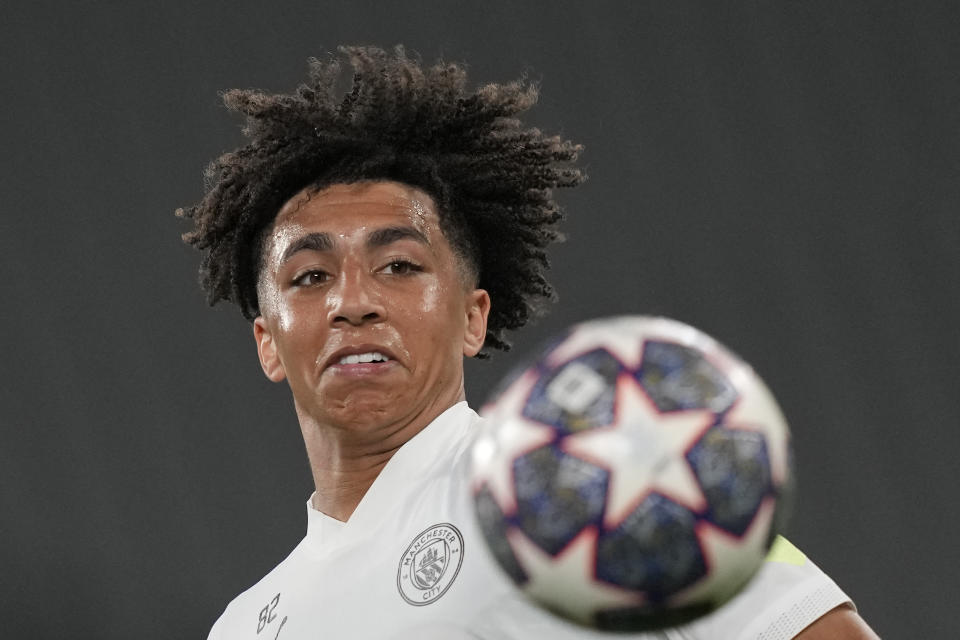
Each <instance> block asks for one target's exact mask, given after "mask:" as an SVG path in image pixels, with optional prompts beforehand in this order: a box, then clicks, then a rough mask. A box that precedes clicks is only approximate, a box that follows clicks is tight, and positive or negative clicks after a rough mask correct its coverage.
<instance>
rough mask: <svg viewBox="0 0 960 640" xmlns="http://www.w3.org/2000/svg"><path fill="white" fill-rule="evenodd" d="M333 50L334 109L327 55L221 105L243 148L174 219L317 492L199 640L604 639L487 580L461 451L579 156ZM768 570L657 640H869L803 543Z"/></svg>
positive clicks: (435, 86) (495, 89)
mask: <svg viewBox="0 0 960 640" xmlns="http://www.w3.org/2000/svg"><path fill="white" fill-rule="evenodd" d="M342 52H343V53H344V54H345V55H346V57H347V58H348V60H349V62H350V64H351V66H352V67H353V71H354V75H353V81H352V86H351V87H350V90H349V91H348V92H347V93H346V95H345V96H344V97H343V98H342V99H341V98H340V97H339V95H338V93H337V91H336V83H337V81H338V80H339V79H340V67H339V64H338V63H337V62H336V61H331V62H327V63H322V62H319V61H316V60H314V61H312V62H311V82H310V84H308V85H304V86H301V87H300V88H299V89H298V90H297V91H296V92H295V93H294V94H290V95H282V94H281V95H265V94H262V93H258V92H254V91H231V92H229V93H227V94H226V102H227V104H228V106H230V107H231V108H233V109H235V110H239V111H241V112H243V113H245V114H246V115H247V117H248V120H247V127H246V129H245V133H246V135H247V136H248V137H250V139H251V141H250V143H249V144H248V145H247V146H245V147H243V148H241V149H239V150H237V151H235V152H233V153H228V154H225V155H224V156H222V157H221V158H219V159H218V160H217V161H216V162H215V163H214V164H213V165H211V167H210V169H209V170H208V178H209V179H210V187H209V190H208V193H207V195H206V197H205V198H204V200H203V201H202V202H201V203H200V204H198V205H197V206H195V207H192V208H189V209H186V210H181V211H180V212H179V213H180V214H181V215H183V216H185V217H188V218H191V219H192V220H193V221H194V222H195V228H194V229H193V230H192V231H191V232H189V233H187V234H185V240H186V241H187V242H189V243H191V244H193V245H194V246H196V247H197V248H199V249H200V250H202V251H203V252H204V257H203V262H202V266H201V281H202V284H203V285H204V287H205V288H206V290H207V292H208V294H209V299H210V301H211V302H216V301H218V300H221V299H224V300H230V301H232V302H234V303H236V304H238V305H239V307H240V309H241V311H242V312H243V314H244V315H245V317H247V318H248V319H249V320H251V321H252V323H253V333H254V337H255V340H256V344H257V350H258V353H259V357H260V362H261V364H262V367H263V371H264V373H265V375H266V376H267V377H268V378H269V379H270V380H272V381H274V382H280V381H284V380H285V381H286V382H287V384H288V385H289V386H290V389H291V392H292V394H293V400H294V406H295V408H296V412H297V417H298V419H299V422H300V428H301V431H302V434H303V439H304V443H305V445H306V449H307V456H308V458H309V461H310V466H311V470H312V472H313V478H314V483H315V492H314V493H313V495H312V496H311V497H310V500H309V502H308V505H307V517H308V527H307V535H306V537H305V538H304V540H303V541H302V542H301V543H300V545H298V546H297V548H296V549H294V551H293V552H292V553H291V554H290V556H289V557H288V558H287V559H286V560H284V561H283V562H282V563H280V565H279V566H277V568H276V569H274V570H273V571H272V572H271V573H270V574H269V575H267V576H266V577H265V578H264V579H263V580H261V581H260V582H259V583H258V584H257V585H255V586H254V587H252V588H251V589H249V590H248V591H246V592H245V593H244V594H242V595H241V596H239V597H238V598H237V599H236V600H234V601H233V602H232V603H231V604H230V606H229V607H228V608H227V610H226V611H225V612H224V614H223V615H222V616H221V618H220V619H219V620H218V621H217V623H216V625H215V626H214V628H213V630H212V631H211V633H210V638H211V639H230V640H234V639H241V638H259V637H267V638H275V639H276V638H283V639H284V640H295V639H296V638H308V637H309V638H316V637H333V638H388V637H398V638H399V637H407V636H408V635H414V634H416V635H417V636H418V637H421V638H422V637H425V634H428V633H431V632H432V633H435V634H437V637H447V638H451V637H482V638H530V637H542V636H548V635H549V636H551V637H555V638H583V637H598V634H596V633H595V632H590V631H587V630H584V629H579V628H576V627H573V626H571V625H569V624H567V623H564V622H561V621H559V620H557V619H555V618H553V617H552V616H551V615H550V614H548V613H547V612H545V611H543V610H541V609H539V608H538V607H536V606H534V605H532V604H529V603H528V602H527V601H525V600H524V599H523V598H521V597H520V595H519V593H518V591H517V590H516V588H515V587H514V586H513V585H512V583H510V582H509V581H508V580H507V579H506V578H505V577H504V576H503V575H501V574H500V572H499V569H498V568H496V566H495V564H494V562H493V560H492V558H491V557H490V556H489V554H488V552H487V551H486V549H485V548H484V546H483V542H482V541H481V535H480V533H479V530H478V528H477V525H476V524H475V523H474V521H473V519H472V516H471V513H470V506H469V500H470V498H469V491H468V488H467V478H466V456H465V452H466V450H467V448H468V446H469V444H470V441H471V438H472V435H473V433H475V432H476V430H477V424H478V422H479V418H478V417H477V416H476V414H475V413H473V411H472V410H470V409H469V408H468V407H467V406H466V403H465V402H464V387H463V357H464V356H466V357H473V356H485V355H486V354H487V352H486V350H487V349H491V348H493V349H503V348H506V347H507V346H508V344H507V342H506V336H505V332H506V331H508V330H512V329H516V328H519V327H521V326H522V325H523V324H524V323H525V322H526V320H527V318H528V316H529V314H530V313H531V311H532V310H533V309H535V308H536V306H537V305H538V304H539V303H540V302H541V301H543V300H545V299H548V298H550V297H551V295H552V289H551V287H550V285H549V284H548V283H547V281H546V279H545V277H544V272H545V269H546V266H547V262H546V256H545V251H544V250H545V247H546V246H547V245H548V244H549V243H550V242H551V241H553V240H555V239H556V238H557V235H558V234H557V231H556V230H555V225H556V224H557V222H558V221H559V219H560V213H559V209H558V207H557V205H556V204H555V202H554V201H553V196H552V190H553V189H554V188H557V187H570V186H575V185H577V184H579V183H580V182H581V181H582V180H583V176H582V174H581V173H580V171H579V170H577V169H576V168H574V167H573V166H572V163H573V161H574V160H575V159H576V156H577V152H578V151H579V147H577V146H576V145H573V144H571V143H570V142H568V141H563V140H561V139H559V138H556V137H546V136H544V135H543V134H542V133H541V132H540V131H538V130H536V129H532V128H524V127H523V126H522V124H521V123H520V121H519V120H517V119H516V117H515V116H516V115H517V114H519V113H521V112H523V111H525V110H526V109H527V108H529V107H530V106H532V104H533V103H534V102H535V101H536V90H535V89H534V88H533V87H532V86H530V85H529V84H526V83H523V82H516V83H512V84H508V85H487V86H484V87H481V88H480V89H479V90H477V91H476V92H473V93H470V92H468V91H467V90H466V88H465V87H466V77H465V73H464V71H463V69H462V68H461V67H459V66H457V65H452V64H438V65H437V66H434V67H432V68H428V69H422V68H421V67H420V65H419V64H418V63H417V62H415V61H412V60H410V59H408V58H407V57H406V56H405V55H404V53H403V50H402V49H397V51H396V52H395V53H394V55H388V54H386V53H384V52H383V51H380V50H378V49H374V48H348V49H342ZM780 560H785V561H778V560H777V558H774V559H773V560H772V561H771V562H768V563H766V566H765V567H764V569H763V570H762V571H761V572H760V574H759V575H758V577H757V578H756V579H755V580H754V581H752V582H751V583H750V585H749V586H748V587H747V589H746V590H745V591H744V593H742V594H740V595H739V596H737V597H736V598H735V599H734V600H733V601H732V602H731V603H729V604H728V605H726V606H725V607H723V608H721V609H720V610H718V611H717V612H714V613H713V614H711V615H709V616H707V617H705V618H703V619H700V620H698V621H695V622H694V623H692V624H690V625H688V626H687V627H685V628H683V629H677V630H670V631H668V632H666V637H674V638H710V639H715V638H728V637H729V638H735V637H751V638H752V637H764V638H787V637H793V636H795V635H796V634H798V633H799V635H796V637H799V638H808V639H809V638H844V637H846V638H867V637H874V636H873V635H872V633H871V632H870V631H869V629H867V627H866V626H865V625H864V624H863V622H862V621H861V620H860V619H859V617H858V616H857V614H856V613H855V611H854V610H853V609H852V605H851V604H850V602H849V599H848V598H847V597H846V596H845V595H844V594H843V593H842V591H840V590H839V589H838V588H837V587H836V585H834V584H833V582H832V581H831V580H830V579H829V578H827V577H826V576H825V575H823V574H822V573H821V572H820V571H819V569H817V568H816V567H815V566H813V565H812V564H811V563H810V562H809V561H807V560H806V559H805V558H804V557H803V556H802V554H800V553H799V552H798V551H796V550H794V549H792V548H788V549H787V551H786V552H784V554H782V557H780ZM600 637H602V636H600ZM634 637H637V638H642V637H653V636H645V635H643V634H636V636H634ZM659 637H664V636H663V635H660V636H659Z"/></svg>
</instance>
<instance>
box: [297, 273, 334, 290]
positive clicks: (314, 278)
mask: <svg viewBox="0 0 960 640" xmlns="http://www.w3.org/2000/svg"><path fill="white" fill-rule="evenodd" d="M329 279H330V274H329V273H327V272H326V271H320V270H319V269H311V270H310V271H304V272H303V273H301V274H300V275H298V276H297V277H296V278H294V279H293V286H295V287H309V286H311V285H315V284H323V283H324V282H326V281H327V280H329Z"/></svg>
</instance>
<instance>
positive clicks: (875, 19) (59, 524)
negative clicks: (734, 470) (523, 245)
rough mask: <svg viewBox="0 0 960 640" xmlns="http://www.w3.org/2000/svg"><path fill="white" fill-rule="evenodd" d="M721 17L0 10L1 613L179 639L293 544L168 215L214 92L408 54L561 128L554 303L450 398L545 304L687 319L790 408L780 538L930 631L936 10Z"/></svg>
mask: <svg viewBox="0 0 960 640" xmlns="http://www.w3.org/2000/svg"><path fill="white" fill-rule="evenodd" d="M719 4H720V6H717V3H702V4H695V3H689V2H637V3H634V2H620V3H574V2H562V3H557V2H553V3H546V2H544V3H523V4H521V3H503V2H489V1H487V2H482V3H476V4H472V3H471V4H468V3H463V2H421V3H413V4H407V5H406V6H403V7H402V8H401V7H400V5H399V3H377V2H349V3H348V2H294V3H276V4H275V5H274V4H273V3H270V4H268V3H262V4H260V3H255V2H237V1H232V2H223V1H221V2H203V3H193V2H189V3H188V2H172V3H164V4H159V3H121V2H115V3H94V2H74V3H62V6H61V5H57V4H52V3H26V2H19V3H15V5H16V6H13V7H10V6H8V5H5V8H4V11H3V16H2V20H0V24H2V26H0V56H2V69H3V71H2V72H0V73H2V75H0V82H2V101H3V103H2V105H3V106H2V109H3V125H2V129H0V149H2V153H3V170H2V172H0V193H2V199H0V206H2V218H0V261H2V262H0V266H2V269H3V271H2V273H3V278H2V284H0V287H2V293H0V300H2V302H3V305H2V335H3V348H2V353H3V356H4V361H5V365H4V367H3V374H2V375H3V379H2V386H0V406H2V413H0V416H2V417H0V420H2V444H0V514H2V516H0V517H2V519H0V532H2V550H0V560H2V571H0V613H2V615H0V635H2V636H3V637H30V638H61V637H63V638H66V637H69V638H202V637H205V634H206V632H207V630H208V628H209V626H210V624H211V623H212V622H213V620H214V619H215V618H216V616H217V615H219V613H220V612H221V610H222V609H223V607H224V606H225V605H226V603H227V602H228V601H229V599H230V598H232V597H233V596H234V595H236V594H237V593H238V592H240V591H241V590H243V589H244V588H246V587H247V586H249V585H250V584H252V583H253V582H254V581H256V580H257V579H258V578H260V577H261V576H262V575H263V574H264V573H265V572H266V571H267V570H268V569H270V568H271V567H272V566H273V565H274V564H275V563H276V562H277V561H278V560H280V559H281V558H282V557H283V556H284V555H285V554H286V553H287V551H288V550H289V549H290V548H292V546H293V545H294V544H295V543H296V542H297V541H298V540H299V539H300V537H301V536H302V534H303V530H304V526H305V523H304V506H303V505H304V501H305V499H306V498H307V496H308V495H309V493H310V491H311V481H310V475H309V472H308V468H307V463H306V457H305V455H304V453H303V450H302V443H301V440H300V435H299V430H298V428H297V424H296V421H295V418H294V415H293V412H292V409H291V403H290V401H289V397H288V393H287V391H286V389H285V388H284V387H281V386H275V385H271V384H270V383H268V382H267V381H266V380H265V379H264V378H263V376H262V374H261V372H260V369H259V366H258V364H257V360H256V356H255V351H254V344H253V341H252V339H251V337H250V329H249V326H248V325H247V324H246V323H245V322H244V321H243V320H242V319H241V318H240V316H239V314H238V313H236V311H235V310H234V309H232V308H227V307H222V308H215V309H214V310H212V311H211V310H209V309H207V308H206V307H205V306H204V301H203V295H202V294H201V292H200V290H199V288H198V287H197V286H196V284H195V269H196V266H197V263H198V257H197V256H196V255H194V253H193V252H192V251H191V250H189V249H188V248H186V247H183V246H181V244H180V241H179V237H178V236H179V233H180V232H182V231H184V230H185V228H186V226H185V225H184V224H183V223H182V221H178V220H176V219H175V218H174V217H173V210H174V209H175V208H176V207H177V206H181V205H185V204H189V203H191V202H193V201H195V200H197V199H198V198H199V197H201V195H202V178H201V170H202V168H203V166H204V165H205V164H206V162H207V161H209V160H210V159H212V158H213V157H215V156H216V155H219V154H220V153H221V152H223V151H225V150H227V149H229V148H232V147H234V146H236V145H237V144H238V143H239V142H240V136H239V131H238V125H239V122H238V121H237V120H236V119H235V118H231V117H229V116H228V114H227V113H226V112H225V111H224V110H223V109H222V107H221V106H220V102H219V99H218V97H217V92H218V91H220V90H223V89H227V88H231V87H259V88H264V89H270V90H277V91H280V90H283V91H286V90H290V89H292V88H293V87H294V86H295V85H296V84H297V83H298V82H299V81H300V80H301V79H302V78H303V77H304V73H305V69H306V62H305V61H306V58H307V57H308V56H311V55H320V56H322V55H324V54H325V52H328V51H332V50H333V49H334V48H335V47H336V46H337V45H338V44H344V43H345V44H366V43H371V44H380V45H383V46H391V45H393V44H395V43H398V42H402V43H404V44H406V45H407V47H408V48H409V49H411V50H414V51H418V52H420V53H421V54H422V55H423V57H424V58H425V59H426V60H427V61H430V62H432V61H433V60H434V59H435V58H436V57H437V56H438V55H443V56H444V57H445V58H447V59H451V60H462V61H466V62H468V63H469V65H470V69H471V76H472V78H473V79H474V80H475V81H483V82H486V81H506V80H510V79H513V78H514V77H516V76H517V75H518V74H520V73H521V72H523V71H525V70H527V71H529V72H530V73H531V74H532V76H533V77H535V78H539V79H541V80H542V88H543V97H542V99H541V103H540V105H539V106H538V107H537V108H536V109H535V111H534V112H533V114H532V121H533V122H534V123H535V124H537V125H539V126H542V127H544V128H546V129H547V130H549V131H552V132H561V133H563V134H564V135H566V136H568V137H571V138H574V139H575V140H577V141H581V142H583V143H584V144H585V145H586V147H587V151H586V152H585V154H584V156H583V159H584V163H585V166H586V167H587V169H588V171H589V173H590V175H591V180H590V181H589V182H588V183H587V184H586V185H585V186H584V187H583V188H582V189H580V190H578V191H576V192H570V193H563V194H561V200H562V202H563V203H564V204H565V206H566V209H567V211H568V214H569V221H568V224H567V226H566V230H567V232H568V235H569V241H568V242H567V243H566V244H565V245H562V246H560V247H558V248H557V249H556V250H555V251H554V252H553V256H554V265H555V266H554V270H553V277H554V279H555V282H556V283H557V285H558V288H559V291H560V296H561V300H560V303H559V305H557V306H556V307H555V309H554V310H553V313H552V314H551V315H549V316H547V317H546V318H544V319H543V320H541V321H540V322H539V323H538V324H537V325H536V326H534V327H532V328H530V329H528V330H526V331H525V332H523V333H521V334H518V335H517V336H516V343H517V349H516V350H515V353H512V354H511V355H510V356H508V357H498V358H496V359H495V360H494V361H492V362H489V363H470V366H469V368H468V395H469V397H470V398H471V399H472V401H473V402H474V403H477V402H478V401H479V400H480V399H482V398H483V396H484V394H485V393H486V392H487V391H488V390H489V389H490V387H491V385H492V384H494V382H495V381H496V380H497V379H498V378H499V376H501V375H503V373H505V371H506V370H507V368H508V367H509V366H510V365H511V363H513V362H515V361H516V358H517V357H518V356H519V355H521V354H523V353H524V352H525V351H529V350H530V349H531V348H532V347H533V346H534V345H535V344H536V343H537V342H539V341H540V340H542V339H543V338H544V337H545V336H547V335H548V334H549V333H551V332H553V331H556V330H558V329H559V328H561V327H563V326H565V325H567V324H569V323H571V322H573V321H575V320H582V319H586V318H591V317H596V316H604V315H610V314H619V313H638V312H646V313H657V314H665V315H669V316H673V317H676V318H679V319H681V320H684V321H687V322H689V323H692V324H694V325H697V326H699V327H701V328H703V329H705V330H706V331H708V332H710V333H712V334H713V335H715V336H716V337H718V338H719V339H720V340H721V341H723V342H725V343H726V344H728V345H729V346H730V347H732V348H733V349H735V350H736V351H738V352H740V353H741V354H742V355H743V356H744V357H745V358H746V359H748V360H749V361H750V362H752V363H753V364H754V365H755V367H756V368H757V369H758V370H759V371H760V372H761V373H762V374H763V375H764V376H765V377H766V378H767V380H768V382H769V384H770V386H771V387H772V388H773V389H774V391H775V392H776V394H777V395H778V396H779V398H780V400H781V403H782V405H783V407H784V409H785V412H786V414H787V416H788V418H789V419H790V421H791V423H792V425H793V429H794V433H795V441H796V450H797V462H798V468H799V480H800V501H799V504H798V507H797V511H796V516H795V518H794V520H793V523H792V529H791V537H792V539H793V540H794V541H795V542H796V543H797V544H798V545H799V546H800V547H802V548H803V549H804V550H805V551H806V552H807V553H808V554H809V555H810V556H811V557H812V558H813V559H814V560H815V561H816V562H817V563H819V564H820V566H822V567H823V568H824V569H825V570H827V571H828V572H829V573H830V574H831V575H832V576H833V577H834V578H835V579H836V580H837V582H838V583H839V584H840V585H841V586H842V587H843V588H845V589H846V590H847V591H848V592H849V593H850V594H851V595H852V596H853V597H854V598H855V599H856V601H857V604H858V605H859V607H860V610H861V612H862V614H863V615H864V617H865V618H866V619H867V620H868V621H869V622H871V624H872V625H873V626H874V627H875V628H876V629H877V631H878V632H879V633H880V634H881V635H883V636H885V637H890V638H894V637H909V638H935V637H940V638H946V637H954V633H953V627H954V624H953V623H954V620H955V613H954V609H955V606H956V600H957V595H958V593H960V585H958V580H957V578H956V570H957V567H958V566H960V554H958V552H957V544H956V531H957V529H958V524H960V517H958V514H957V508H956V507H957V499H956V492H955V491H954V489H953V486H952V485H953V482H954V481H955V474H954V473H953V468H954V459H955V454H956V451H957V449H958V444H960V437H958V435H957V433H958V427H960V400H958V389H960V338H958V333H957V327H958V323H960V304H958V301H957V290H958V289H960V260H958V257H957V247H958V244H960V223H958V220H957V210H958V205H960V181H958V173H960V131H958V125H960V117H958V114H960V111H958V107H960V85H958V78H960V74H958V71H960V64H958V61H960V38H958V35H957V32H958V28H957V27H958V22H960V21H958V17H960V11H958V10H957V9H956V8H954V3H943V4H936V3H920V4H917V3H912V2H906V1H904V2H899V3H891V2H884V3H874V2H857V3H835V2H828V1H821V2H779V3H760V2H737V3H732V4H728V3H719ZM381 5H383V6H381ZM384 6H387V7H389V8H383V7H384Z"/></svg>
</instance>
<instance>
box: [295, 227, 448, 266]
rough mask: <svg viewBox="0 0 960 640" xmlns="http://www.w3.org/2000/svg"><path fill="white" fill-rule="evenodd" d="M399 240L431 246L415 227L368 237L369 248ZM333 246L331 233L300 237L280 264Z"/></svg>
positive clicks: (378, 233) (377, 233)
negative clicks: (300, 254) (301, 252)
mask: <svg viewBox="0 0 960 640" xmlns="http://www.w3.org/2000/svg"><path fill="white" fill-rule="evenodd" d="M399 240H413V241H415V242H418V243H420V244H424V245H427V246H429V245H430V241H429V240H427V236H425V235H424V234H423V232H421V231H420V230H419V229H415V228H414V227H407V226H398V227H384V228H382V229H376V230H374V231H372V232H371V233H370V235H369V236H367V246H368V247H385V246H387V245H389V244H392V243H394V242H397V241H399ZM333 246H334V242H333V238H332V237H331V236H330V234H329V233H325V232H322V231H315V232H313V233H308V234H306V235H304V236H300V237H299V238H297V239H296V240H294V241H293V242H291V243H290V246H288V247H287V248H286V250H285V251H284V252H283V256H281V258H280V264H283V263H284V262H286V261H287V260H289V259H290V258H291V257H293V255H294V254H295V253H299V252H300V251H320V252H323V251H331V250H333Z"/></svg>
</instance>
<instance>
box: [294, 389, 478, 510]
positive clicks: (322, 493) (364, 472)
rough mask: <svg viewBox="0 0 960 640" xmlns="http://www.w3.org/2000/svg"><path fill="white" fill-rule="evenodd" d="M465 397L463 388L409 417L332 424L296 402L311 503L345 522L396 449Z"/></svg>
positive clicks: (315, 507) (317, 508)
mask: <svg viewBox="0 0 960 640" xmlns="http://www.w3.org/2000/svg"><path fill="white" fill-rule="evenodd" d="M464 399H465V396H464V393H463V387H462V386H461V387H460V391H459V393H458V394H456V395H455V396H453V397H450V398H448V399H446V400H445V401H443V402H435V403H433V404H432V405H431V406H428V407H424V408H423V409H422V410H420V411H414V412H412V413H411V415H408V416H400V417H397V418H395V419H393V420H388V421H383V422H378V421H375V420H373V419H372V420H371V422H370V423H369V424H364V425H363V426H362V427H361V428H358V425H357V424H356V423H352V424H350V425H335V424H329V423H326V422H321V421H319V420H316V419H315V418H314V417H313V415H311V413H309V412H307V411H304V410H303V408H302V407H301V406H300V404H299V403H295V404H296V409H297V417H298V418H299V421H300V429H301V431H302V432H303V440H304V444H305V445H306V449H307V457H308V458H309V460H310V469H311V471H312V473H313V482H314V485H315V486H316V493H314V496H313V500H312V506H313V508H314V509H316V510H317V511H321V512H322V513H325V514H326V515H328V516H330V517H331V518H335V519H337V520H340V521H341V522H346V521H347V520H349V519H350V516H351V515H352V514H353V512H354V510H356V508H357V505H358V504H360V501H361V500H362V499H363V496H364V495H366V493H367V491H368V490H369V489H370V487H371V486H372V485H373V483H374V481H375V480H376V479H377V476H379V475H380V472H381V471H382V470H383V468H384V467H385V466H386V465H387V463H388V462H389V461H390V459H391V458H392V457H393V454H395V453H396V452H397V451H398V450H399V449H400V447H402V446H403V445H404V444H406V443H407V442H408V441H409V440H410V439H411V438H413V437H414V436H415V435H417V434H418V433H420V432H421V431H422V430H423V429H424V428H425V427H426V426H427V425H429V424H430V423H431V422H433V420H434V419H435V418H436V417H437V416H439V415H440V414H441V413H443V412H444V411H446V410H447V409H448V408H450V407H452V406H453V405H454V404H456V403H457V402H460V401H462V400H464Z"/></svg>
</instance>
